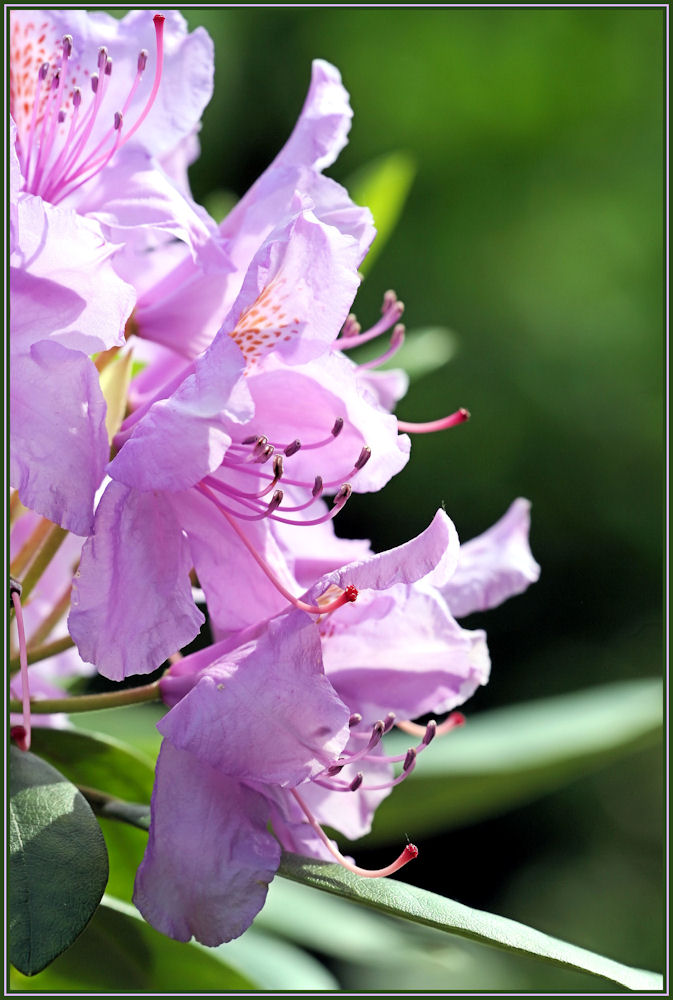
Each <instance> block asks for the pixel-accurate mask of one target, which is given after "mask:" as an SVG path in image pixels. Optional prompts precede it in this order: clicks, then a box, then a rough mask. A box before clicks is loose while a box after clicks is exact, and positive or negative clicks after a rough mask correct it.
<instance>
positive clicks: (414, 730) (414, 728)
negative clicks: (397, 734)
mask: <svg viewBox="0 0 673 1000" xmlns="http://www.w3.org/2000/svg"><path fill="white" fill-rule="evenodd" d="M464 724H465V716H464V715H463V713H462V712H452V713H451V715H449V716H448V717H447V718H446V719H444V722H440V724H439V725H438V726H437V729H436V731H435V736H443V735H444V734H445V733H449V732H451V730H452V729H457V728H458V727H459V726H463V725H464ZM395 725H396V726H397V728H398V729H401V730H402V732H404V733H409V734H410V735H411V736H421V737H422V736H424V735H425V732H426V730H427V726H420V725H419V724H418V723H417V722H407V721H406V720H402V719H400V720H399V722H398V721H396V722H395Z"/></svg>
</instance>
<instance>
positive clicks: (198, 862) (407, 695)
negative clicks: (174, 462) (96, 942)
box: [134, 511, 489, 944]
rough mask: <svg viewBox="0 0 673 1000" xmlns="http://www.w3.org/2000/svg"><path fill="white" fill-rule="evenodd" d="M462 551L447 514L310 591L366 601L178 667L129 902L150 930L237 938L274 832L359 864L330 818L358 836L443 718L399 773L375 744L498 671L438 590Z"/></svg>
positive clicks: (259, 897)
mask: <svg viewBox="0 0 673 1000" xmlns="http://www.w3.org/2000/svg"><path fill="white" fill-rule="evenodd" d="M457 559H458V538H457V535H456V533H455V529H454V528H453V526H452V524H451V522H450V521H449V519H448V518H447V517H446V515H445V514H444V513H443V512H441V511H440V512H438V514H437V515H436V517H435V519H434V520H433V522H432V524H431V525H430V527H429V528H428V529H427V530H426V531H425V532H423V533H422V534H421V535H420V536H419V537H418V538H416V539H414V540H413V541H411V542H408V543H406V544H405V545H402V546H400V547H399V548H397V549H393V550H392V551H390V552H386V553H382V554H381V555H379V556H374V557H371V558H369V559H367V560H365V561H363V562H360V563H353V564H351V565H350V566H346V567H344V568H343V569H342V570H340V571H337V572H335V573H332V574H328V575H327V576H325V577H324V578H323V579H321V580H320V581H319V582H318V583H316V584H315V586H314V588H313V589H312V593H311V592H309V593H307V594H306V595H305V596H306V600H307V601H308V600H312V599H315V600H318V601H320V600H321V599H322V600H325V599H326V598H327V596H328V594H329V589H328V590H327V592H325V588H326V587H327V588H332V591H337V590H339V589H341V583H342V582H343V581H345V580H346V579H348V580H350V579H351V578H352V579H353V580H354V581H355V586H356V587H357V588H358V592H359V593H358V603H357V604H356V605H355V608H352V609H348V610H347V611H331V612H330V613H328V614H326V615H325V616H323V617H321V618H320V619H319V620H317V621H316V620H315V619H311V618H309V617H308V616H307V615H306V614H305V613H304V612H302V611H298V610H291V611H289V612H287V613H285V614H282V615H279V616H277V617H275V618H273V619H271V620H267V621H262V622H260V623H259V624H258V625H257V626H253V627H251V628H250V629H248V630H247V631H244V632H242V633H239V634H238V635H234V636H231V637H230V638H229V639H227V640H225V641H223V642H221V643H218V644H216V645H215V646H214V647H212V648H210V649H208V650H204V651H203V652H200V653H196V654H193V655H192V656H190V657H187V658H185V659H184V660H181V661H178V662H177V663H176V664H174V666H173V667H172V668H171V670H170V672H169V674H168V675H166V676H165V677H164V679H163V680H162V682H161V685H160V686H161V690H162V695H163V697H164V700H165V701H166V702H167V703H168V704H169V705H172V706H173V707H172V708H171V710H170V711H169V713H168V714H167V715H166V716H165V717H164V718H163V719H162V720H161V722H160V723H159V729H160V731H161V733H162V735H163V736H164V743H163V746H162V750H161V753H160V756H159V762H158V767H157V775H156V783H155V789H154V793H153V797H152V820H151V825H150V840H149V844H148V848H147V852H146V855H145V859H144V861H143V863H142V865H141V867H140V869H139V871H138V876H137V881H136V891H135V897H134V898H135V902H136V905H137V906H138V907H139V909H140V910H141V912H142V913H143V915H144V916H145V918H146V919H147V920H149V922H150V923H152V924H153V925H154V926H155V927H157V928H158V929H160V930H162V931H164V932H165V933H168V934H170V935H171V936H173V937H177V938H178V939H180V940H188V939H189V937H190V936H191V935H192V934H194V935H195V936H196V937H197V938H198V939H199V940H200V941H202V942H203V943H206V944H218V943H220V942H221V941H223V940H229V939H230V938H232V937H235V936H237V935H238V934H240V933H242V931H243V930H244V929H245V928H246V927H247V926H248V925H249V923H250V921H251V920H252V918H253V917H254V915H255V913H257V912H258V910H259V909H260V907H261V906H262V905H263V902H264V898H265V895H266V885H267V884H268V882H269V881H270V879H271V878H272V877H273V874H274V872H275V870H276V868H277V866H278V863H279V859H280V848H279V843H278V841H280V844H282V845H283V846H284V847H286V848H287V849H290V850H297V849H300V850H302V852H303V853H306V854H310V855H312V856H316V857H321V858H325V857H328V858H330V859H331V858H333V857H334V856H336V857H338V858H339V859H340V860H341V861H342V863H345V864H346V865H347V866H348V865H349V863H348V862H347V861H345V859H343V858H341V856H340V854H339V852H338V851H336V848H335V847H334V845H333V844H331V842H330V841H329V840H328V838H327V837H326V836H325V834H324V833H323V832H322V830H321V828H320V820H322V821H323V822H328V823H329V824H330V825H331V826H334V827H335V828H336V829H340V830H343V832H345V833H346V834H347V835H348V836H351V837H354V836H361V835H362V834H363V833H365V832H366V831H367V830H368V829H369V827H370V824H371V818H372V815H373V812H374V809H375V808H376V805H377V804H378V802H380V801H381V799H382V798H383V797H385V795H386V794H388V792H389V791H390V789H391V788H392V787H393V786H394V785H395V784H396V783H397V782H398V781H399V780H403V779H404V777H406V775H407V774H409V773H410V772H411V770H413V767H414V764H415V760H416V757H417V755H418V754H419V753H420V752H421V751H422V750H424V749H425V747H426V746H427V745H428V744H429V743H430V741H431V739H432V736H433V735H434V728H433V725H430V726H429V727H428V728H427V730H424V731H423V737H422V739H421V742H420V743H419V744H418V746H417V747H415V748H410V750H409V751H408V753H407V754H406V755H405V756H404V760H403V761H402V763H403V770H402V774H401V775H400V777H399V778H394V777H393V772H392V763H393V761H394V760H397V758H393V759H392V760H391V759H390V758H387V757H386V756H385V754H384V752H383V750H382V747H381V745H380V742H381V737H382V736H383V735H384V733H385V732H387V731H388V730H389V729H390V727H391V726H392V725H393V722H394V721H395V715H396V714H397V715H398V716H399V717H400V718H401V719H408V718H411V717H413V716H415V715H417V714H419V713H423V712H426V711H429V710H437V711H442V712H443V711H446V710H447V709H449V708H451V707H453V706H454V705H455V704H458V703H461V702H462V701H463V700H464V699H465V698H467V697H469V695H470V694H471V693H472V692H473V691H474V689H475V688H476V687H477V686H478V685H479V684H481V683H485V681H486V679H487V677H488V669H489V661H488V653H487V651H486V645H485V637H484V633H483V632H473V633H468V632H466V631H465V630H464V629H461V628H460V627H459V626H458V625H457V624H456V623H455V622H454V621H453V619H452V618H451V615H450V614H449V612H448V609H447V608H446V605H445V604H444V602H443V601H442V599H441V597H440V595H439V594H438V593H437V591H436V590H434V584H435V582H439V583H441V582H444V581H445V580H446V579H447V577H448V576H449V575H450V574H451V573H452V572H453V570H454V569H455V565H456V562H457ZM349 586H352V584H349ZM325 606H326V605H325ZM351 611H355V612H356V614H355V615H351ZM402 617H403V618H404V621H405V628H404V632H403V633H402V634H401V633H400V619H401V618H402ZM431 629H432V630H433V632H432V634H431V631H430V630H431ZM332 647H334V650H333V652H332ZM419 650H420V651H421V654H422V655H421V656H420V657H419V655H418V653H419ZM345 656H348V657H349V662H347V663H345V662H344V657H345ZM329 663H331V664H332V669H331V670H330V668H329V667H328V664H329ZM364 664H369V665H370V667H372V668H373V669H372V672H368V671H367V668H366V667H365V666H364ZM340 668H343V669H340ZM349 668H351V669H349ZM360 680H361V681H362V685H360V683H359V681H360ZM391 708H392V712H391ZM176 804H177V806H178V808H177V811H176ZM176 812H177V814H176ZM269 821H271V823H272V826H273V830H274V833H275V835H276V838H278V839H277V840H276V838H274V837H273V836H272V835H271V834H270V833H269V832H268V831H267V823H268V822H269ZM195 835H197V836H198V838H199V845H198V850H196V851H195V850H194V849H193V848H194V836H195ZM189 844H191V849H188V845H189ZM335 852H336V854H335ZM403 857H404V860H408V856H405V855H404V852H403ZM399 863H400V864H401V863H402V862H401V861H400V862H399ZM394 867H395V866H394V865H393V866H391V870H394ZM354 870H356V871H359V872H360V873H361V874H365V875H366V874H373V873H367V872H365V871H362V870H361V869H358V868H357V866H355V867H354ZM386 871H387V869H385V870H383V871H382V872H381V873H385V872H386ZM168 872H171V873H172V874H171V877H170V878H168V877H167V876H168Z"/></svg>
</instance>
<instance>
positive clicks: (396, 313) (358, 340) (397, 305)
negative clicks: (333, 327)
mask: <svg viewBox="0 0 673 1000" xmlns="http://www.w3.org/2000/svg"><path fill="white" fill-rule="evenodd" d="M381 312H382V314H383V315H382V316H381V319H380V320H379V321H378V323H375V324H374V326H372V327H370V328H369V330H365V332H364V333H351V332H350V330H352V329H353V324H350V328H349V329H348V330H347V325H348V320H350V316H349V317H348V319H347V320H346V324H344V328H343V331H342V335H341V336H340V337H338V338H337V339H336V340H335V341H334V347H335V348H337V349H338V350H342V351H344V350H348V349H349V348H351V347H360V345H361V344H366V343H367V342H368V341H369V340H374V338H375V337H379V336H380V335H381V334H382V333H385V332H386V330H389V329H390V327H391V326H393V325H394V324H395V323H397V321H398V320H399V319H400V318H401V316H402V313H403V312H404V303H403V302H400V300H399V299H398V298H397V295H396V294H395V292H393V291H392V290H390V291H387V292H386V294H385V295H384V296H383V306H382V307H381ZM344 334H345V335H344Z"/></svg>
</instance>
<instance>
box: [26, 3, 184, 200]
mask: <svg viewBox="0 0 673 1000" xmlns="http://www.w3.org/2000/svg"><path fill="white" fill-rule="evenodd" d="M153 21H154V30H155V35H156V46H157V50H156V66H155V73H154V80H153V83H152V88H151V91H150V94H149V96H148V98H147V100H146V102H145V104H144V106H143V108H142V110H141V112H140V114H139V115H138V117H137V118H136V120H135V122H134V123H133V124H132V125H131V126H130V127H127V128H125V129H122V123H123V121H124V118H125V116H126V114H127V112H128V111H129V109H130V106H131V103H132V101H133V98H134V96H135V94H136V91H137V89H138V86H139V84H140V81H141V79H142V76H143V73H144V71H145V69H146V67H147V61H148V53H147V51H146V50H145V49H142V50H141V51H140V53H139V55H138V61H137V68H136V74H135V77H134V79H133V82H132V84H131V87H130V89H129V92H128V94H127V96H126V99H125V101H124V103H123V105H122V107H121V110H118V111H117V112H115V114H114V117H113V119H112V123H111V125H110V127H109V128H108V130H107V131H106V132H104V134H103V137H102V138H101V139H100V141H99V142H98V144H97V145H96V147H95V149H93V150H91V151H89V152H88V153H87V145H88V143H89V139H90V137H91V133H92V130H93V128H94V125H95V123H96V121H97V120H99V119H98V114H99V111H100V110H101V107H102V104H103V98H104V95H105V93H106V91H107V89H108V87H107V83H108V81H109V79H110V76H111V74H112V69H113V60H112V58H111V57H110V56H109V54H108V50H107V48H106V47H105V46H101V47H100V48H99V50H98V55H97V59H96V65H97V72H94V73H92V74H91V75H90V77H89V80H90V84H91V91H92V93H93V95H94V96H93V101H91V102H90V104H89V107H88V109H87V111H86V114H84V116H83V118H82V119H81V120H80V121H79V122H77V117H78V109H79V107H80V104H81V100H82V97H81V91H80V90H79V88H78V87H74V89H73V97H72V104H73V110H72V119H71V123H70V128H69V129H68V133H67V138H65V139H64V138H63V134H62V132H61V133H59V135H60V138H59V139H58V144H59V145H60V151H59V153H58V155H57V156H56V158H55V162H53V163H52V164H51V165H50V163H49V161H50V160H51V159H52V150H53V147H54V143H55V141H56V139H57V130H58V128H59V126H61V125H63V124H64V123H65V120H66V118H67V116H68V112H67V108H66V107H65V103H66V102H65V101H64V100H63V96H64V87H65V85H66V77H67V74H66V65H67V63H68V60H69V59H70V57H71V55H72V52H73V39H72V36H71V35H64V36H63V40H62V45H63V48H62V58H61V65H60V67H59V68H58V69H55V70H54V73H53V76H52V79H51V83H50V94H48V95H46V104H45V95H44V88H43V84H44V81H45V80H46V79H47V77H48V74H49V68H50V67H49V64H48V63H43V65H42V66H41V67H40V70H39V72H38V80H37V86H36V90H35V97H34V103H33V115H32V120H31V127H30V132H29V138H28V143H27V152H26V155H25V158H24V160H23V164H22V165H23V167H24V171H23V172H24V177H25V178H26V181H25V190H26V191H28V192H30V193H32V194H39V195H41V196H42V197H43V198H45V199H46V200H48V201H51V202H52V203H54V204H58V203H59V202H60V201H62V200H63V199H64V198H66V197H68V196H69V195H70V194H72V193H73V192H74V191H75V190H77V188H79V187H81V186H82V185H83V184H86V183H87V182H88V181H90V180H91V179H92V178H93V177H94V176H96V174H97V173H98V172H99V171H100V170H102V169H103V168H104V167H105V166H107V164H108V163H109V162H110V160H111V159H112V157H113V156H114V155H115V153H116V152H117V151H118V149H119V148H120V147H121V146H123V145H124V144H125V143H126V142H127V141H128V140H129V139H130V138H131V137H132V136H133V135H135V133H136V132H137V131H138V129H139V128H140V127H141V125H142V124H143V122H144V121H145V119H146V118H147V115H148V114H149V112H150V110H151V109H152V107H153V105H154V103H155V101H156V97H157V93H158V90H159V86H160V84H161V78H162V73H163V60H164V43H163V31H164V21H165V18H164V16H163V14H156V15H155V16H154V19H153ZM40 107H42V110H43V116H42V126H41V132H40V139H39V142H38V143H37V147H38V149H37V155H36V156H35V157H33V140H34V136H35V132H36V127H37V119H38V115H39V112H40ZM33 159H34V161H35V162H34V165H33V172H32V177H31V176H29V175H30V172H31V169H30V168H31V163H32V160H33Z"/></svg>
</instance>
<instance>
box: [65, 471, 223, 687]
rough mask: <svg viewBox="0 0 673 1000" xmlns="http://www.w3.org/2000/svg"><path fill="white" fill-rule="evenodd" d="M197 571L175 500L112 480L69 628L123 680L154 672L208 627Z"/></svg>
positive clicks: (86, 552) (78, 580)
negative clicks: (195, 584) (195, 596)
mask: <svg viewBox="0 0 673 1000" xmlns="http://www.w3.org/2000/svg"><path fill="white" fill-rule="evenodd" d="M190 568H191V559H190V557H189V550H188V547H187V542H186V540H185V538H184V537H183V535H182V532H181V530H180V525H179V524H178V522H177V521H176V519H175V516H174V514H173V511H172V510H171V507H170V505H169V503H168V501H167V500H166V499H165V498H164V497H162V496H161V494H153V493H139V492H137V491H135V490H132V489H129V487H127V486H122V485H121V484H120V483H114V482H113V483H110V484H109V485H108V486H107V488H106V490H105V493H104V494H103V496H102V498H101V500H100V503H99V505H98V508H97V510H96V520H95V525H94V532H93V534H92V535H91V537H90V538H88V539H87V541H86V543H85V545H84V548H83V549H82V560H81V563H80V567H79V570H78V572H77V574H76V576H75V580H74V581H73V590H72V610H71V612H70V616H69V618H68V627H69V631H70V634H71V636H72V637H73V639H74V640H75V642H76V644H77V647H78V649H79V652H80V655H81V657H82V659H83V660H86V661H87V662H89V663H94V664H95V665H96V666H97V667H98V669H99V671H100V672H101V673H102V674H104V676H105V677H109V678H110V679H111V680H121V679H122V678H123V677H127V676H129V675H130V674H145V673H149V672H150V671H152V670H154V669H156V667H158V666H160V665H161V663H162V662H163V661H164V660H165V659H166V658H167V657H168V656H170V654H171V653H174V652H175V651H176V650H178V649H180V648H181V647H182V646H185V645H186V644H187V643H188V642H190V641H191V640H192V639H193V638H194V637H195V636H196V635H197V633H198V631H199V629H200V627H201V625H202V624H203V622H204V617H203V615H202V614H201V612H200V611H199V610H198V609H197V608H196V606H195V605H194V602H193V600H192V594H191V587H190V583H189V570H190Z"/></svg>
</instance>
